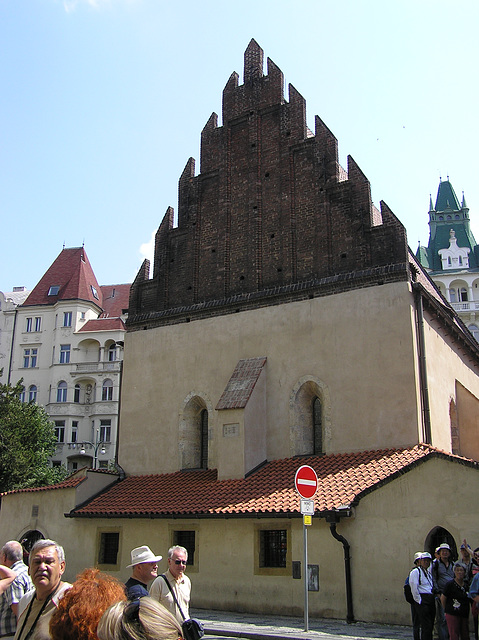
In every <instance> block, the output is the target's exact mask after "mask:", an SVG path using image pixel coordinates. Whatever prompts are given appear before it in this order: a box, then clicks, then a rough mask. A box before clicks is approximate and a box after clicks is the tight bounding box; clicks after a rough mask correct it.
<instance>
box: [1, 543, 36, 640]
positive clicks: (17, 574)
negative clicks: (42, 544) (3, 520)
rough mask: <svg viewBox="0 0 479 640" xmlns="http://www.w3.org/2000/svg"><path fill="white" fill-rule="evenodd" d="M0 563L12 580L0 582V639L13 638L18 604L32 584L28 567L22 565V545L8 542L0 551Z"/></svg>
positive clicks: (7, 579) (6, 579)
mask: <svg viewBox="0 0 479 640" xmlns="http://www.w3.org/2000/svg"><path fill="white" fill-rule="evenodd" d="M0 563H1V564H2V565H4V567H7V568H8V569H9V570H10V572H11V573H13V579H10V578H5V577H4V578H3V579H2V580H0V594H1V595H0V638H13V636H14V635H15V631H16V629H17V615H18V603H19V602H20V600H21V598H22V596H24V595H25V594H26V593H27V591H29V590H30V589H31V588H32V587H33V584H32V581H31V580H30V576H29V575H28V567H27V565H26V564H24V563H23V549H22V545H21V544H20V543H19V542H17V541H16V540H10V542H7V543H6V544H4V545H3V547H2V548H1V549H0ZM0 569H1V567H0ZM3 573H5V569H3Z"/></svg>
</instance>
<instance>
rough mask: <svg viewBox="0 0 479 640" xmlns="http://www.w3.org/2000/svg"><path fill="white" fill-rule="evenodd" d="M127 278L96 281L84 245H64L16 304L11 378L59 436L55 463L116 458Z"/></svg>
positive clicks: (104, 462)
mask: <svg viewBox="0 0 479 640" xmlns="http://www.w3.org/2000/svg"><path fill="white" fill-rule="evenodd" d="M129 290H130V285H129V284H121V285H108V286H100V285H99V284H98V282H97V280H96V277H95V274H94V273H93V270H92V268H91V265H90V263H89V261H88V257H87V255H86V252H85V249H84V248H83V247H80V248H73V249H63V250H62V251H61V253H60V254H59V256H58V257H57V258H56V260H55V261H54V262H53V264H52V265H51V266H50V268H49V269H48V270H47V272H46V273H45V274H44V275H43V277H42V278H41V280H40V282H39V283H38V284H37V285H36V286H35V287H34V289H33V290H32V291H31V293H30V294H29V295H28V297H27V298H26V300H24V301H23V303H22V304H20V305H19V306H18V307H17V308H16V325H15V326H16V330H15V334H14V339H13V348H12V357H11V366H10V367H9V378H10V381H11V382H12V383H15V382H17V380H19V379H20V378H23V385H24V392H23V397H22V399H23V400H24V402H38V403H39V404H41V405H43V406H44V407H45V409H46V411H47V412H48V414H49V415H50V417H51V419H52V420H53V422H54V424H55V432H56V436H57V440H58V445H57V450H56V452H55V454H54V456H53V458H52V464H53V465H55V466H57V465H66V466H67V468H68V469H69V470H71V471H75V470H76V469H78V468H80V467H82V466H88V467H93V468H108V466H109V464H110V463H111V462H113V460H114V458H115V447H116V433H117V421H118V403H119V393H120V378H121V367H122V361H123V345H124V335H125V325H124V320H125V319H126V315H127V307H128V296H129Z"/></svg>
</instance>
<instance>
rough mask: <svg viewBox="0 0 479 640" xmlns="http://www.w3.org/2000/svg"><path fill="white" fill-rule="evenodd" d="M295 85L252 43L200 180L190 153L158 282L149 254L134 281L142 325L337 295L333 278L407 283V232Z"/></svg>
mask: <svg viewBox="0 0 479 640" xmlns="http://www.w3.org/2000/svg"><path fill="white" fill-rule="evenodd" d="M283 88H284V79H283V74H282V72H281V70H280V69H279V68H278V67H277V66H276V65H275V64H274V62H273V61H272V60H270V59H269V58H268V60H267V74H266V75H264V73H263V51H262V49H261V48H260V47H259V45H258V44H257V43H256V42H255V41H254V40H251V42H250V44H249V46H248V48H247V50H246V52H245V59H244V82H243V84H242V85H239V78H238V74H237V73H233V74H232V75H231V76H230V79H229V80H228V82H227V84H226V87H225V89H224V91H223V116H222V119H223V124H222V126H218V117H217V115H216V114H215V113H213V114H212V115H211V117H210V118H209V120H208V122H207V123H206V125H205V127H204V129H203V131H202V134H201V168H200V173H199V175H195V161H194V159H193V158H190V159H189V160H188V162H187V163H186V166H185V169H184V171H183V173H182V175H181V177H180V180H179V190H178V193H179V202H178V226H177V227H174V226H173V225H174V211H173V209H172V208H171V207H169V208H168V210H167V211H166V214H165V216H164V218H163V221H162V222H161V224H160V227H159V229H158V232H157V234H156V242H155V255H154V268H153V274H152V278H151V279H150V278H149V264H148V261H145V263H144V265H143V266H142V268H141V269H140V272H139V273H138V275H137V278H136V280H135V282H134V284H133V286H132V289H131V295H130V309H129V314H130V315H129V321H128V325H129V327H130V329H135V328H138V329H139V328H144V326H145V322H146V326H155V325H159V324H163V323H172V322H181V321H184V320H185V319H187V318H188V319H189V318H191V319H194V318H195V317H205V315H218V314H221V313H228V312H234V311H236V310H238V309H241V306H242V305H243V308H244V307H245V305H247V306H248V307H249V308H251V307H252V306H264V305H265V304H275V303H277V302H279V301H284V300H285V297H287V298H288V299H298V298H300V297H303V298H304V297H307V296H308V295H309V296H311V295H321V294H322V293H321V292H322V290H323V289H324V287H327V288H328V293H329V292H330V291H329V286H328V284H329V282H330V279H331V278H335V280H336V283H335V291H338V290H341V288H343V290H344V289H347V288H353V287H355V286H366V285H367V284H368V283H370V284H377V283H378V281H381V282H382V281H384V280H385V279H387V280H391V279H396V280H398V279H401V280H405V279H406V278H407V240H406V232H405V229H404V227H403V226H402V224H401V223H400V222H399V221H398V220H397V218H396V217H395V216H394V215H393V214H392V213H391V211H390V210H389V209H388V207H387V206H386V205H385V204H384V203H381V212H379V211H378V210H377V209H376V208H375V207H374V205H373V204H372V201H371V193H370V185H369V182H368V180H367V178H366V177H365V176H364V174H363V173H362V171H361V170H360V168H359V167H358V165H357V164H356V163H355V161H354V160H353V159H352V158H351V157H349V158H348V167H347V172H346V171H345V170H344V169H343V168H342V167H341V166H340V165H339V161H338V143H337V140H336V138H335V137H334V136H333V134H332V133H331V132H330V131H329V129H328V128H327V127H326V125H325V124H324V123H323V122H322V120H321V119H320V118H319V117H316V122H315V133H314V134H313V133H312V132H311V131H310V130H309V129H308V127H307V124H306V103H305V100H304V98H303V97H302V96H301V95H300V94H299V93H298V91H297V90H296V89H295V88H294V87H293V86H292V85H289V90H288V98H289V100H288V101H286V100H285V97H284V91H283ZM378 268H379V270H378ZM372 269H373V270H374V271H369V270H372ZM368 278H369V280H370V282H369V281H368ZM358 279H360V280H361V283H360V284H359V283H358ZM341 283H342V284H341Z"/></svg>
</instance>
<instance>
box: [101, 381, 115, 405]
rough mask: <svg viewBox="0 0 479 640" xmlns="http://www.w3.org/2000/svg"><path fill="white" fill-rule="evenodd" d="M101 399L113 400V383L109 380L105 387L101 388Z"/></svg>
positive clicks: (105, 382)
mask: <svg viewBox="0 0 479 640" xmlns="http://www.w3.org/2000/svg"><path fill="white" fill-rule="evenodd" d="M101 399H102V400H113V382H112V381H111V380H109V379H106V380H105V381H104V382H103V385H102V388H101Z"/></svg>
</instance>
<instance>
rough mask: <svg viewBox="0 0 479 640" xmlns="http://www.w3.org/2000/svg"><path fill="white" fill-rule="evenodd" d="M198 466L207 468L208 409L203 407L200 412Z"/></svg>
mask: <svg viewBox="0 0 479 640" xmlns="http://www.w3.org/2000/svg"><path fill="white" fill-rule="evenodd" d="M200 467H201V468H202V469H207V468H208V411H207V410H206V409H203V411H202V412H201V458H200Z"/></svg>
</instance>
